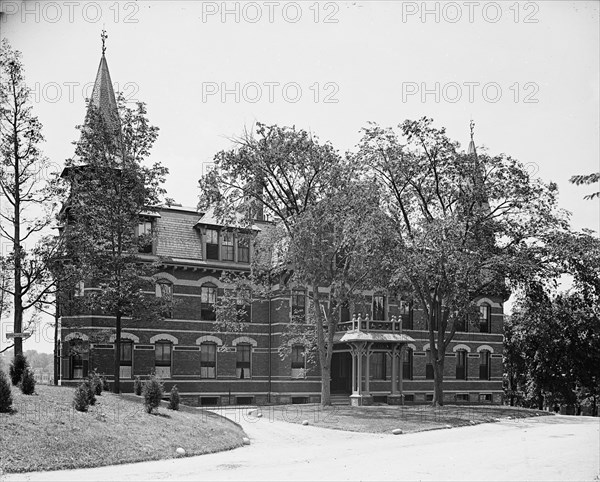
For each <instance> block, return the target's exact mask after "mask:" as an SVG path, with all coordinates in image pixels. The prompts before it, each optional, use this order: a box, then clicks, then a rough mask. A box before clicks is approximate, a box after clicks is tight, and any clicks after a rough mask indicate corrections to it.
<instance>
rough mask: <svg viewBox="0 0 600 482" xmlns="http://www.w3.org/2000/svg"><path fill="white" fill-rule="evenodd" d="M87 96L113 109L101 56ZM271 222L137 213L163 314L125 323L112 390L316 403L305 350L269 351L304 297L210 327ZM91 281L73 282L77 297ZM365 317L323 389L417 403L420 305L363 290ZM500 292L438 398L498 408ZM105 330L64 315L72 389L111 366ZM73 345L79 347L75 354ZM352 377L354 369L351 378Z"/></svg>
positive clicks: (94, 318) (461, 344)
mask: <svg viewBox="0 0 600 482" xmlns="http://www.w3.org/2000/svg"><path fill="white" fill-rule="evenodd" d="M92 100H93V102H94V103H95V104H96V106H97V107H98V108H100V109H113V108H115V106H114V102H115V101H114V93H113V91H112V85H111V83H110V75H109V73H108V66H107V63H106V59H105V57H104V54H103V56H102V59H101V62H100V67H99V70H98V75H97V78H96V83H95V86H94V92H93V95H92ZM268 225H269V223H268V222H265V221H256V224H255V226H253V229H252V230H249V231H247V232H245V233H241V234H240V233H233V232H231V231H229V230H227V229H226V228H225V227H223V226H221V225H219V224H218V223H217V222H216V220H215V219H214V217H213V216H212V215H211V213H210V212H209V213H198V212H197V211H196V209H194V208H184V207H181V206H163V207H160V208H159V209H157V211H156V213H153V214H152V215H149V216H146V217H144V218H142V219H140V225H139V230H140V233H146V232H151V233H153V237H152V238H153V242H152V244H151V245H148V246H147V247H146V249H144V250H143V251H144V252H143V253H142V254H140V257H141V258H143V259H146V260H148V261H160V263H161V268H160V269H159V272H157V273H156V274H155V278H156V279H157V280H158V284H157V288H156V291H155V293H148V295H149V296H162V297H170V298H172V299H173V300H174V303H173V305H172V306H173V307H172V310H171V311H170V312H169V313H168V314H167V317H165V318H164V319H163V320H162V321H152V322H150V321H148V322H135V323H134V322H133V321H132V320H130V319H127V318H125V319H123V329H122V337H121V386H122V389H123V390H124V391H132V389H133V379H134V377H135V376H138V375H139V376H140V377H145V376H147V375H148V374H150V373H156V374H157V375H158V376H160V377H161V378H163V379H164V381H165V387H166V389H167V390H169V389H170V387H171V386H172V385H174V384H176V385H177V386H178V389H179V391H180V394H181V396H182V399H183V400H185V401H186V402H188V403H191V404H198V405H218V404H248V403H257V404H262V403H268V402H273V403H303V402H317V401H319V400H320V390H321V378H320V374H319V369H318V367H317V366H307V364H306V358H305V356H304V352H303V348H304V347H302V346H300V345H297V346H293V348H292V351H291V354H290V356H288V357H287V358H285V359H283V360H282V359H281V358H280V356H279V353H278V347H279V346H280V344H281V343H282V336H283V333H284V331H285V326H286V324H288V323H289V320H290V318H291V313H292V311H294V312H295V313H297V312H298V311H300V312H301V311H302V310H305V309H306V306H307V296H306V292H305V291H304V290H302V289H301V288H299V287H296V288H290V287H281V289H279V290H277V291H276V294H275V296H273V297H271V299H253V300H252V302H251V303H250V304H249V305H248V306H246V310H247V313H248V319H249V325H248V326H249V328H248V329H247V330H245V331H244V332H243V333H239V332H235V333H234V332H224V331H220V330H217V329H216V327H215V316H216V315H215V312H214V310H213V306H214V304H215V302H216V300H217V298H218V297H220V296H223V294H224V290H225V289H226V286H224V285H223V283H222V282H221V275H222V273H223V272H233V273H246V272H249V271H250V261H251V257H252V256H253V254H254V253H253V252H252V245H253V243H252V238H253V237H255V236H261V233H262V232H263V231H264V230H265V228H267V227H268ZM90 289H93V287H92V286H85V285H84V284H83V283H82V284H80V285H79V287H78V290H77V293H75V296H85V295H86V291H88V290H90ZM363 295H364V300H365V302H364V303H363V304H362V306H361V308H360V310H361V313H362V315H361V316H362V318H359V317H358V316H356V315H351V313H350V312H346V313H343V319H344V322H342V323H341V324H340V327H339V332H338V333H337V334H336V337H335V343H336V344H335V349H334V355H333V360H332V380H331V390H332V393H333V394H334V395H335V396H340V397H344V398H346V397H348V396H350V399H351V400H352V401H353V403H355V404H363V403H364V404H368V403H371V402H373V401H383V402H386V401H387V402H388V403H400V401H401V400H402V398H401V395H403V397H404V401H405V402H406V403H411V402H414V403H419V402H421V403H424V402H426V401H428V400H430V399H431V397H432V396H433V369H432V367H431V365H429V363H428V356H427V349H428V332H427V331H426V325H425V318H424V317H423V315H422V312H421V311H420V310H418V309H413V307H412V305H411V304H409V303H407V302H404V301H402V300H400V299H397V298H396V297H393V296H389V295H388V294H387V293H385V292H381V291H365V292H364V293H363ZM502 303H503V299H502V298H501V297H490V298H482V299H480V300H479V301H478V304H479V307H480V320H479V324H478V326H477V327H476V329H473V326H466V325H465V326H464V327H463V328H464V330H463V331H459V332H457V333H456V336H455V338H454V340H453V342H452V344H451V345H450V347H449V351H448V353H447V354H446V357H447V358H446V361H445V374H444V378H445V381H444V387H445V396H446V397H447V401H451V402H471V403H479V402H487V403H490V402H492V403H500V401H501V397H502V327H503V305H502ZM111 329H113V330H114V319H113V318H112V317H111V316H104V315H102V314H86V315H82V314H81V313H71V312H67V311H65V312H64V313H62V316H61V343H62V346H61V375H60V376H61V383H62V384H74V383H77V382H78V380H79V379H81V378H82V377H85V376H86V375H87V374H88V372H89V371H90V370H92V369H96V370H97V371H98V372H100V373H104V374H106V375H107V376H108V378H109V380H110V378H111V374H112V372H113V366H114V344H113V342H114V335H112V336H106V337H105V339H102V340H98V339H97V337H95V336H94V334H95V333H98V332H103V333H107V332H110V330H111ZM75 347H77V349H74V348H75ZM358 374H361V376H358Z"/></svg>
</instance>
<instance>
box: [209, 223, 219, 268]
mask: <svg viewBox="0 0 600 482" xmlns="http://www.w3.org/2000/svg"><path fill="white" fill-rule="evenodd" d="M206 259H217V260H218V259H219V231H217V230H216V229H207V230H206Z"/></svg>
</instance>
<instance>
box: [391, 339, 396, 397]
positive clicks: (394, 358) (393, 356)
mask: <svg viewBox="0 0 600 482" xmlns="http://www.w3.org/2000/svg"><path fill="white" fill-rule="evenodd" d="M391 355H392V395H397V394H398V382H397V380H398V347H397V346H394V347H392V353H391Z"/></svg>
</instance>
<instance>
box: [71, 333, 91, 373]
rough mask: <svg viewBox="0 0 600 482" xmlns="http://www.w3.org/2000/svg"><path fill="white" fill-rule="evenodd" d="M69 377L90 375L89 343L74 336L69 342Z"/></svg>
mask: <svg viewBox="0 0 600 482" xmlns="http://www.w3.org/2000/svg"><path fill="white" fill-rule="evenodd" d="M68 348H69V375H68V376H69V378H71V379H78V378H85V377H87V376H88V364H89V345H88V342H87V341H84V340H81V339H79V338H73V339H72V340H70V341H69V342H68Z"/></svg>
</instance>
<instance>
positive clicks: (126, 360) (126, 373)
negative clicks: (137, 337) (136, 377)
mask: <svg viewBox="0 0 600 482" xmlns="http://www.w3.org/2000/svg"><path fill="white" fill-rule="evenodd" d="M119 345H120V362H121V363H120V365H121V367H120V375H121V378H123V379H125V378H132V376H133V370H132V364H133V343H132V342H131V341H128V340H121V343H120V344H119Z"/></svg>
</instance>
